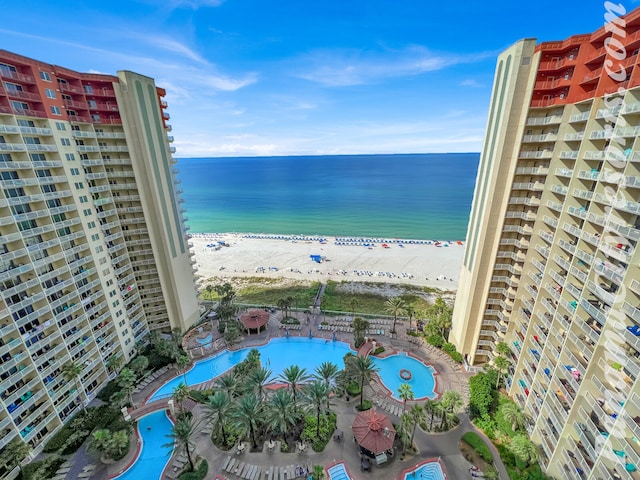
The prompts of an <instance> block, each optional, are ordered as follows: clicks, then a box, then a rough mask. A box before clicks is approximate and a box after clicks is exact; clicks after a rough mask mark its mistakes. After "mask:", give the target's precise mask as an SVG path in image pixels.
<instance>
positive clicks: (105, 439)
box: [89, 428, 111, 453]
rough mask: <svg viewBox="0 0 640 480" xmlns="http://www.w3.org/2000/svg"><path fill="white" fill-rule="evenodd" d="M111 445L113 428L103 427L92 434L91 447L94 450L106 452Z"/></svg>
mask: <svg viewBox="0 0 640 480" xmlns="http://www.w3.org/2000/svg"><path fill="white" fill-rule="evenodd" d="M110 446H111V430H109V429H108V428H101V429H99V430H96V431H95V432H93V434H91V440H90V442H89V447H90V448H91V449H92V450H96V451H98V452H103V453H106V452H107V451H108V450H109V447H110Z"/></svg>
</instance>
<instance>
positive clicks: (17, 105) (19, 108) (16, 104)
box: [11, 100, 29, 112]
mask: <svg viewBox="0 0 640 480" xmlns="http://www.w3.org/2000/svg"><path fill="white" fill-rule="evenodd" d="M11 106H12V107H13V109H14V110H17V111H19V112H20V111H22V110H29V104H28V103H25V102H17V101H15V100H12V101H11Z"/></svg>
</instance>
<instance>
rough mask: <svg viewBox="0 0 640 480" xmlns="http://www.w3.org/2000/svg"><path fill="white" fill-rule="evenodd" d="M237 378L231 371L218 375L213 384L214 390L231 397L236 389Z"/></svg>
mask: <svg viewBox="0 0 640 480" xmlns="http://www.w3.org/2000/svg"><path fill="white" fill-rule="evenodd" d="M237 382H238V380H237V378H236V376H235V375H234V374H233V373H228V374H226V375H224V376H222V377H218V378H217V379H216V382H215V384H214V388H215V389H216V390H219V391H222V392H225V393H226V394H227V395H229V397H233V396H234V394H235V392H236V390H237Z"/></svg>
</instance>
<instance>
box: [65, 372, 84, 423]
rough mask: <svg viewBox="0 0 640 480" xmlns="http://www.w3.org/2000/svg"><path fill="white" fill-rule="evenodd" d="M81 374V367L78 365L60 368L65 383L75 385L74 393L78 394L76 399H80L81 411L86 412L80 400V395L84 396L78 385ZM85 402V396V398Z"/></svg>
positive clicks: (80, 386)
mask: <svg viewBox="0 0 640 480" xmlns="http://www.w3.org/2000/svg"><path fill="white" fill-rule="evenodd" d="M81 374H82V365H78V364H77V363H67V364H66V365H65V366H64V367H62V378H64V380H65V381H66V382H71V381H73V382H74V383H75V384H76V391H77V392H78V398H79V399H80V402H81V406H82V411H83V412H86V411H87V410H86V408H85V405H84V404H85V402H84V401H82V399H81V398H80V396H81V394H84V391H83V390H82V385H80V375H81ZM85 401H86V396H85Z"/></svg>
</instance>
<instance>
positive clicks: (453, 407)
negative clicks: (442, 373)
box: [440, 390, 464, 413]
mask: <svg viewBox="0 0 640 480" xmlns="http://www.w3.org/2000/svg"><path fill="white" fill-rule="evenodd" d="M440 403H441V404H442V408H443V410H445V411H446V412H449V413H457V412H459V411H460V409H461V408H462V406H463V405H464V401H463V400H462V395H460V394H459V393H458V392H456V391H454V390H449V391H447V392H445V393H444V395H443V396H442V398H441V399H440Z"/></svg>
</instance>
